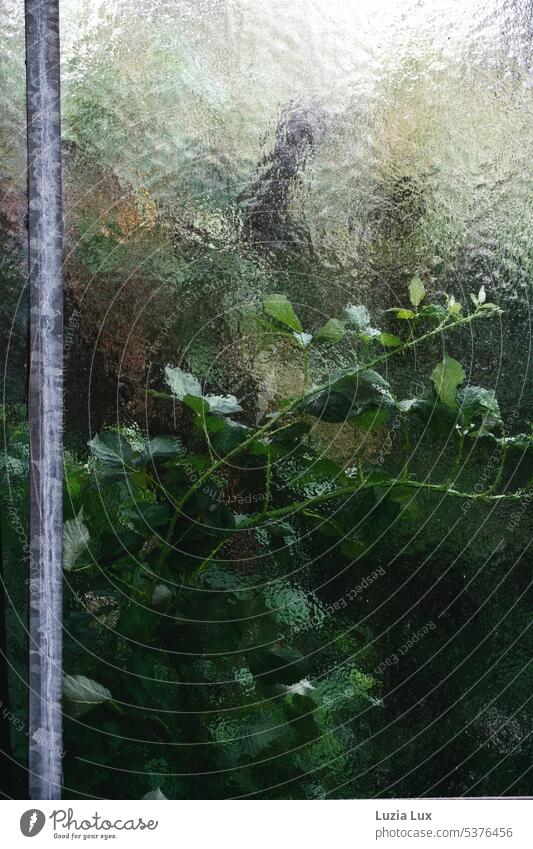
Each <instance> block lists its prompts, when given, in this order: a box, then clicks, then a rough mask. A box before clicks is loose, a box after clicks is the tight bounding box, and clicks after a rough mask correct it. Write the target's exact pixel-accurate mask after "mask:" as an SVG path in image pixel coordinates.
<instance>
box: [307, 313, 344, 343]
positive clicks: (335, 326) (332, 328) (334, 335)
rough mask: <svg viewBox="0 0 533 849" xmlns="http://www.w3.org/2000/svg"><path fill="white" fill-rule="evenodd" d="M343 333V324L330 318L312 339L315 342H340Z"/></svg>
mask: <svg viewBox="0 0 533 849" xmlns="http://www.w3.org/2000/svg"><path fill="white" fill-rule="evenodd" d="M344 332H345V331H344V323H343V322H342V321H339V320H338V319H337V318H330V320H329V321H327V322H326V324H325V325H324V327H321V328H320V330H319V331H318V333H315V335H314V337H313V338H314V341H315V342H340V340H341V339H342V337H343V336H344Z"/></svg>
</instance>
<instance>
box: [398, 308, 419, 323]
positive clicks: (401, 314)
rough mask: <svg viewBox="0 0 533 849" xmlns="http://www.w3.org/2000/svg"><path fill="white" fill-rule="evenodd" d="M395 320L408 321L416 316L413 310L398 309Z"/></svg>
mask: <svg viewBox="0 0 533 849" xmlns="http://www.w3.org/2000/svg"><path fill="white" fill-rule="evenodd" d="M396 318H400V319H402V321H409V320H410V319H412V318H416V315H415V313H414V312H413V310H404V309H400V310H396Z"/></svg>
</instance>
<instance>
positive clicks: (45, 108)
mask: <svg viewBox="0 0 533 849" xmlns="http://www.w3.org/2000/svg"><path fill="white" fill-rule="evenodd" d="M25 8H26V87H27V88H26V96H27V107H28V230H29V284H30V374H29V420H30V550H31V553H30V567H29V568H30V576H29V577H30V581H29V586H30V595H29V633H30V646H29V693H30V704H29V726H30V734H29V746H30V748H29V774H30V782H29V784H30V787H29V792H30V797H31V798H32V799H59V798H60V797H61V777H62V775H61V690H62V668H61V649H62V497H63V492H62V489H63V484H62V480H63V475H62V465H63V289H62V279H61V263H62V205H61V146H60V145H61V135H60V133H61V129H60V92H59V9H58V0H26V3H25Z"/></svg>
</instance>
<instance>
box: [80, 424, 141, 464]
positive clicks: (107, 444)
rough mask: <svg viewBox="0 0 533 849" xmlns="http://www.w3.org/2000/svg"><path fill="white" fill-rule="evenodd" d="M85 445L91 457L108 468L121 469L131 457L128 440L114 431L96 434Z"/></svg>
mask: <svg viewBox="0 0 533 849" xmlns="http://www.w3.org/2000/svg"><path fill="white" fill-rule="evenodd" d="M87 444H88V446H89V448H90V449H91V453H92V454H93V456H94V457H96V458H97V459H98V460H100V461H101V462H102V463H104V465H106V466H109V467H113V468H122V466H123V465H124V464H125V463H129V462H130V460H131V459H132V457H133V450H132V447H131V445H130V444H129V442H128V440H127V439H126V438H125V437H124V436H122V434H120V433H117V432H116V431H105V432H104V433H100V434H96V436H95V437H94V438H93V439H91V440H90V441H89V442H88V443H87Z"/></svg>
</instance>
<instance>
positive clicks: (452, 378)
mask: <svg viewBox="0 0 533 849" xmlns="http://www.w3.org/2000/svg"><path fill="white" fill-rule="evenodd" d="M465 377H466V374H465V371H464V369H463V367H462V365H461V363H458V362H457V360H454V359H453V357H450V356H448V354H445V355H444V358H443V360H442V362H440V363H439V364H438V366H435V368H434V369H433V371H432V373H431V380H432V381H433V384H434V386H435V390H436V392H437V395H438V396H439V398H440V399H441V401H442V402H443V404H446V405H447V406H448V407H452V408H454V409H455V408H456V407H457V402H456V400H455V395H456V393H457V387H458V386H459V384H460V383H462V382H463V380H464V379H465Z"/></svg>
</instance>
